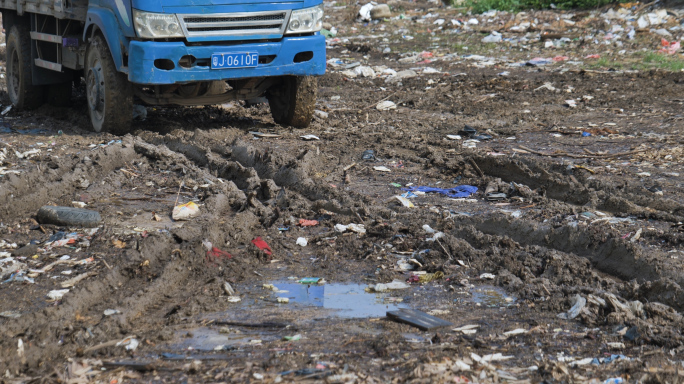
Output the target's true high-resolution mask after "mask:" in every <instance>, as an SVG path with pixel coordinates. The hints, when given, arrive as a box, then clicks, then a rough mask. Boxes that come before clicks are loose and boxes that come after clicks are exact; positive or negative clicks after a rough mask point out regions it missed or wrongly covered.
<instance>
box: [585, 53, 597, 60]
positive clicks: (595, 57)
mask: <svg viewBox="0 0 684 384" xmlns="http://www.w3.org/2000/svg"><path fill="white" fill-rule="evenodd" d="M600 58H601V55H599V54H598V53H595V54H593V55H587V56H586V57H585V59H600Z"/></svg>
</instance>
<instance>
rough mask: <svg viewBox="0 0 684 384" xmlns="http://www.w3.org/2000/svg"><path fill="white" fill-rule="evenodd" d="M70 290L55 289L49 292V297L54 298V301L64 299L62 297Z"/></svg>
mask: <svg viewBox="0 0 684 384" xmlns="http://www.w3.org/2000/svg"><path fill="white" fill-rule="evenodd" d="M68 292H69V290H68V289H54V290H52V291H50V292H48V294H47V297H48V298H49V299H50V300H54V301H57V300H62V297H64V295H66V294H67V293H68Z"/></svg>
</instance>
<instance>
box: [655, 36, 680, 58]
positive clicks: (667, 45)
mask: <svg viewBox="0 0 684 384" xmlns="http://www.w3.org/2000/svg"><path fill="white" fill-rule="evenodd" d="M660 44H661V45H662V46H663V47H662V48H660V50H659V51H658V52H660V53H666V54H668V55H674V54H675V53H677V51H679V48H681V44H679V41H667V40H665V39H660Z"/></svg>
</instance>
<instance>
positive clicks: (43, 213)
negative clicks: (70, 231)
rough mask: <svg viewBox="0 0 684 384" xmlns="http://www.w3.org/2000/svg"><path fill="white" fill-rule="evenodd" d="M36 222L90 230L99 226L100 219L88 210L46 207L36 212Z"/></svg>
mask: <svg viewBox="0 0 684 384" xmlns="http://www.w3.org/2000/svg"><path fill="white" fill-rule="evenodd" d="M36 220H38V222H39V223H41V224H54V225H59V226H67V227H86V228H92V227H97V226H98V225H99V224H100V222H101V221H102V217H100V213H99V212H97V211H92V210H89V209H82V208H72V207H55V206H51V205H46V206H43V207H41V208H40V209H39V210H38V213H37V214H36Z"/></svg>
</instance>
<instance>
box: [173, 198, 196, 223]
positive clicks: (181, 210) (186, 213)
mask: <svg viewBox="0 0 684 384" xmlns="http://www.w3.org/2000/svg"><path fill="white" fill-rule="evenodd" d="M199 213H200V210H199V207H198V206H197V204H195V203H193V202H192V201H190V202H188V203H185V204H181V205H177V206H175V207H173V213H172V214H171V218H172V219H174V220H190V219H192V218H193V217H195V216H197V215H199Z"/></svg>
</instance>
